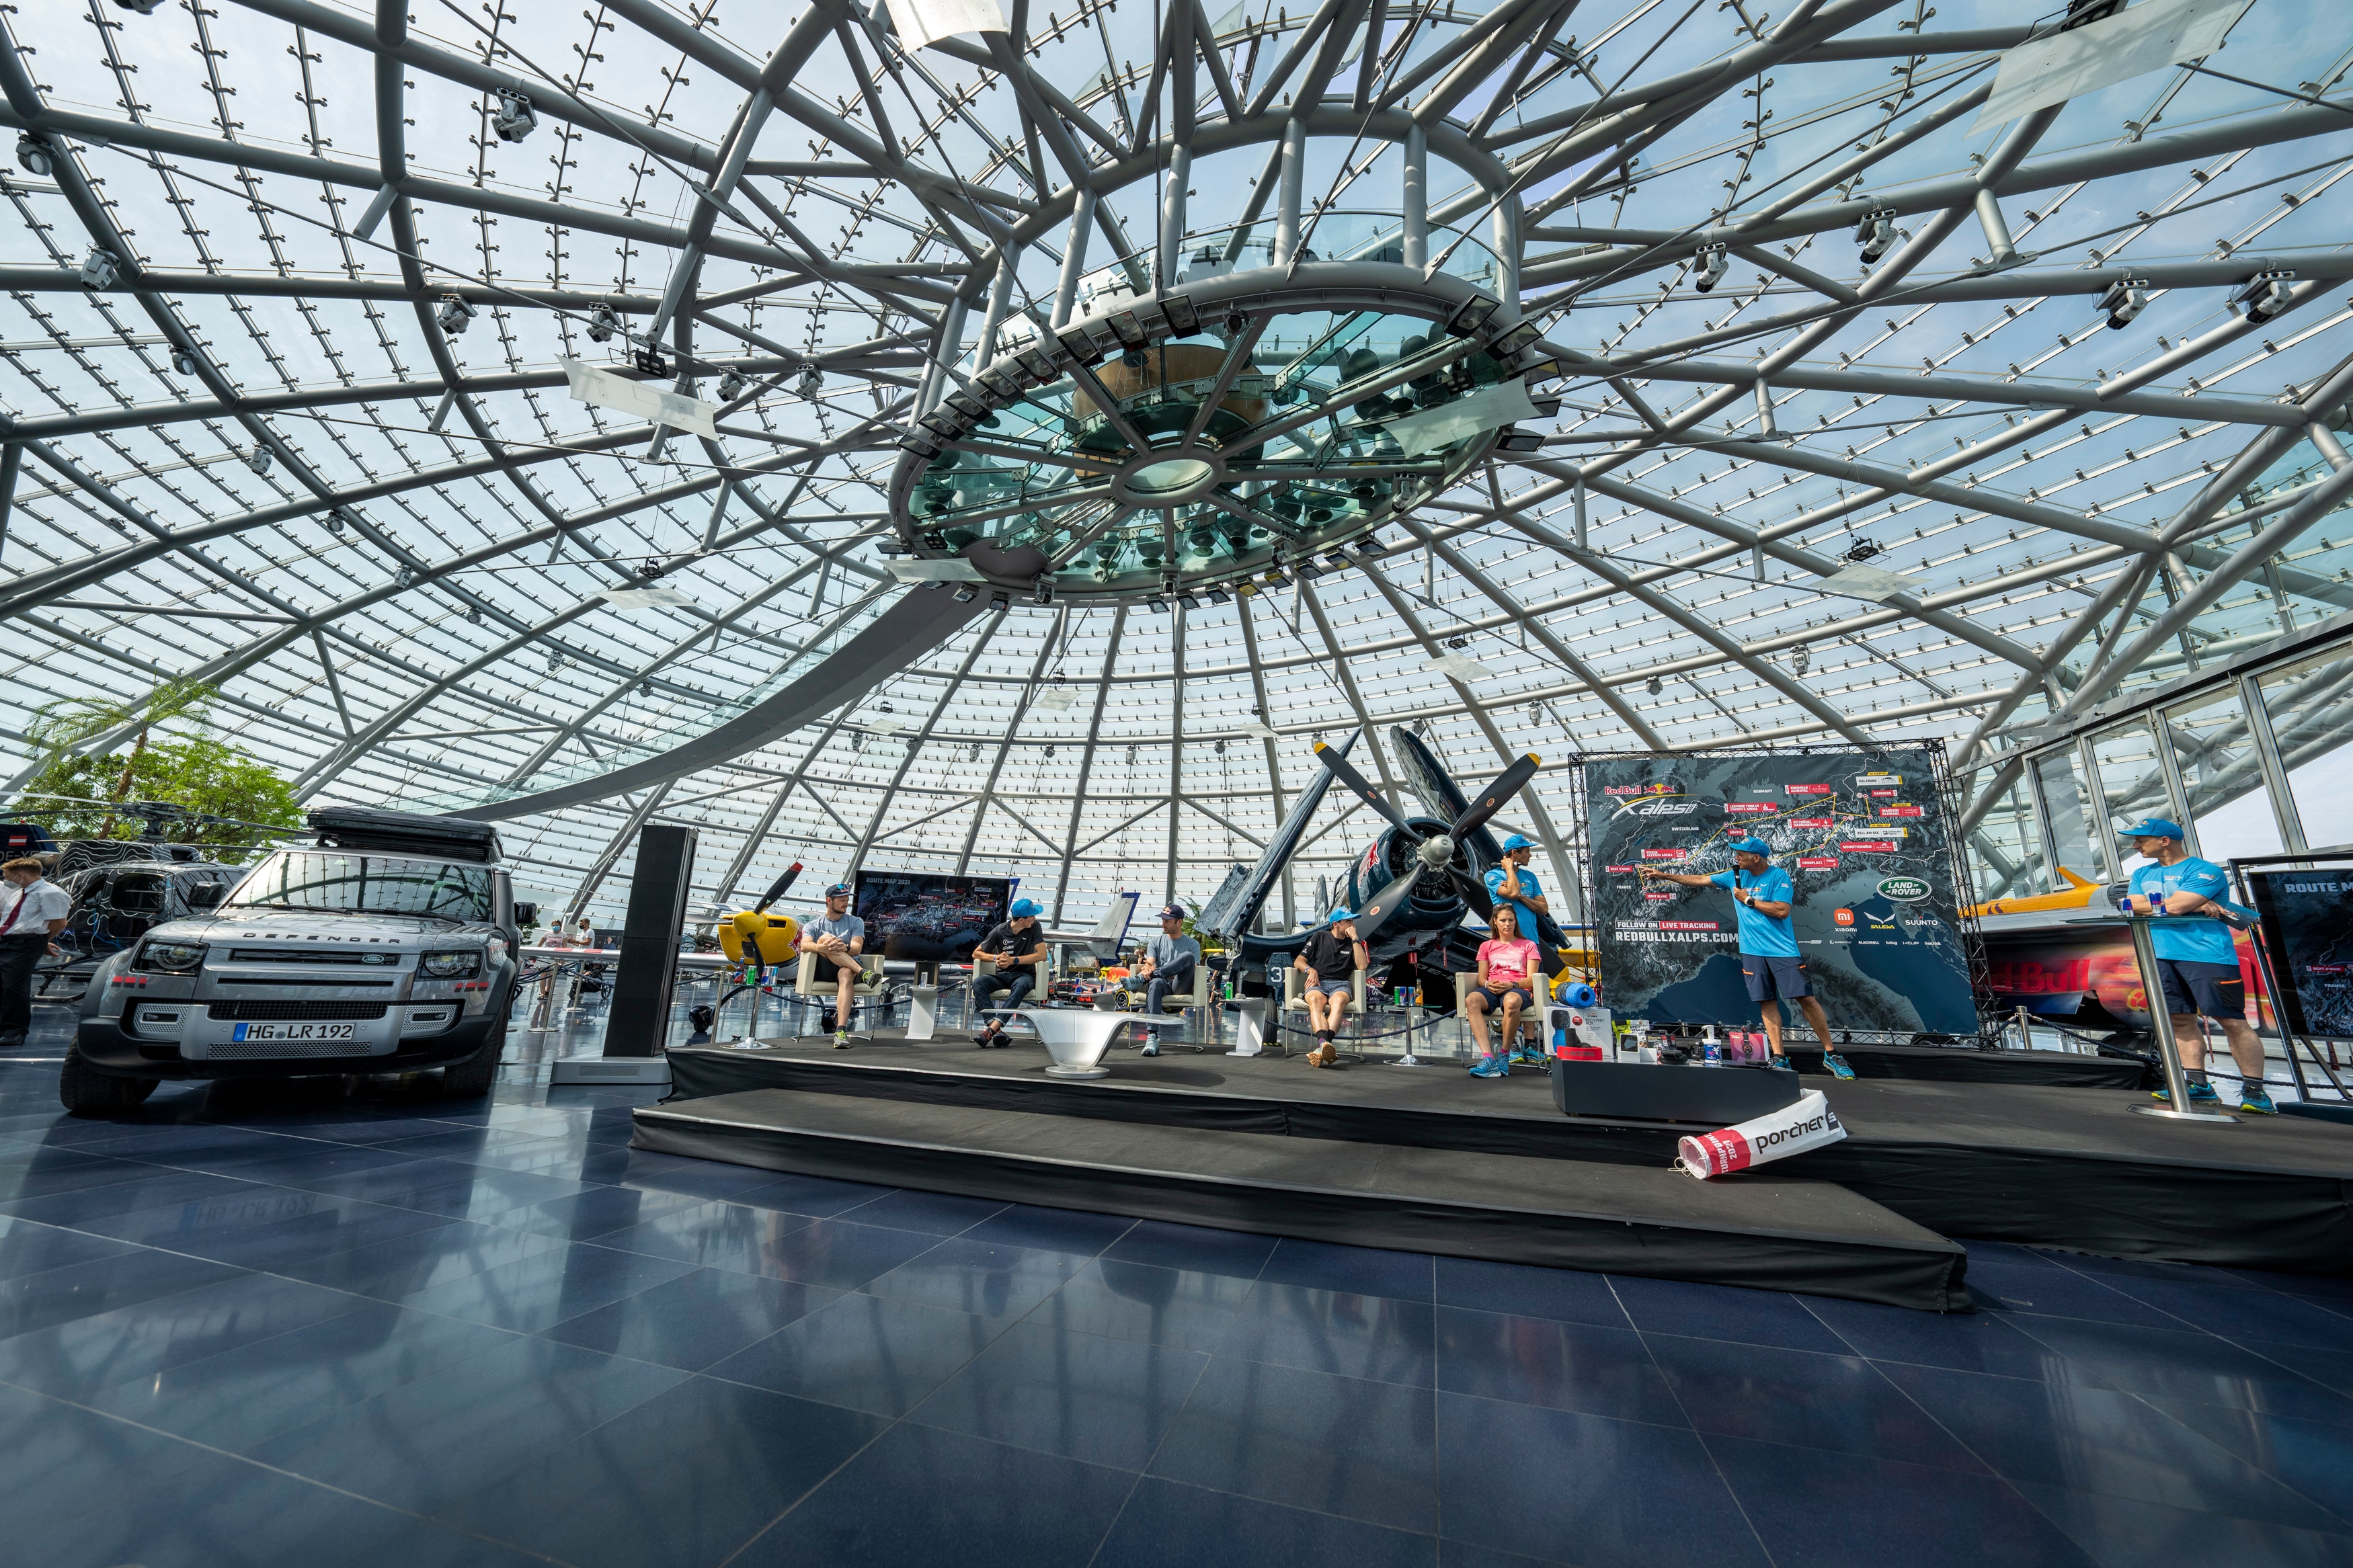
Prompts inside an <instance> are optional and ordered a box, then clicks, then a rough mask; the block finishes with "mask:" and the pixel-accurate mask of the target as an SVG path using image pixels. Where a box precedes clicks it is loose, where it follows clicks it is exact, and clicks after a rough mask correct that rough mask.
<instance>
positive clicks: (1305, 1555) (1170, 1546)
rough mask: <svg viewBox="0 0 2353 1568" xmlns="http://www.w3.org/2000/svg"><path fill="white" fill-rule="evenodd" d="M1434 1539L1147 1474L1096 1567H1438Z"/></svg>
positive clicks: (1436, 1545)
mask: <svg viewBox="0 0 2353 1568" xmlns="http://www.w3.org/2000/svg"><path fill="white" fill-rule="evenodd" d="M1437 1561H1438V1542H1435V1541H1433V1540H1431V1539H1430V1537H1429V1536H1427V1535H1409V1534H1408V1533H1406V1532H1405V1531H1398V1530H1384V1529H1382V1528H1381V1527H1380V1526H1379V1525H1377V1524H1366V1523H1363V1522H1361V1521H1356V1520H1353V1519H1339V1518H1335V1516H1333V1515H1331V1514H1328V1513H1314V1512H1311V1511H1309V1510H1305V1509H1298V1508H1284V1507H1282V1506H1281V1505H1280V1504H1277V1503H1271V1502H1261V1501H1260V1500H1257V1499H1256V1498H1246V1497H1235V1496H1234V1495H1232V1494H1231V1493H1229V1492H1212V1491H1204V1490H1202V1489H1200V1488H1198V1487H1188V1486H1181V1485H1179V1484H1177V1483H1176V1482H1175V1481H1164V1480H1161V1479H1157V1478H1155V1477H1152V1476H1146V1477H1145V1478H1144V1479H1143V1480H1142V1481H1140V1482H1138V1483H1137V1484H1136V1488H1135V1492H1134V1495H1133V1496H1132V1497H1130V1498H1129V1499H1128V1500H1127V1506H1126V1507H1125V1508H1124V1509H1123V1510H1120V1516H1119V1522H1118V1523H1117V1524H1115V1525H1113V1527H1112V1531H1111V1534H1110V1536H1109V1537H1108V1538H1106V1539H1105V1540H1104V1542H1103V1550H1102V1552H1099V1553H1097V1555H1096V1557H1095V1559H1094V1565H1093V1568H1200V1565H1201V1564H1204V1563H1216V1564H1218V1568H1436V1563H1437Z"/></svg>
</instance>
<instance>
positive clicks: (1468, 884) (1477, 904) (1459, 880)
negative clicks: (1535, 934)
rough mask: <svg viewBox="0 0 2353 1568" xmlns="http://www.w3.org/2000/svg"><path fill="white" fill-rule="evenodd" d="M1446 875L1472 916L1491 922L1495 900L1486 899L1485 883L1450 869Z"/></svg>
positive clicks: (1465, 872)
mask: <svg viewBox="0 0 2353 1568" xmlns="http://www.w3.org/2000/svg"><path fill="white" fill-rule="evenodd" d="M1447 875H1448V876H1449V877H1450V878H1451V879H1453V882H1454V890H1455V891H1456V892H1458V893H1460V894H1461V895H1462V901H1463V902H1464V903H1466V904H1468V905H1470V906H1471V910H1472V913H1473V914H1476V915H1477V916H1478V917H1479V918H1480V919H1481V920H1482V921H1493V919H1494V918H1495V900H1493V899H1492V898H1490V897H1488V895H1487V884H1486V883H1484V882H1482V881H1481V880H1480V879H1478V878H1476V877H1473V876H1472V875H1471V874H1470V873H1468V872H1467V871H1456V870H1453V869H1451V868H1450V869H1449V870H1448V872H1447ZM1522 934H1523V935H1525V934H1529V933H1526V932H1523V933H1522Z"/></svg>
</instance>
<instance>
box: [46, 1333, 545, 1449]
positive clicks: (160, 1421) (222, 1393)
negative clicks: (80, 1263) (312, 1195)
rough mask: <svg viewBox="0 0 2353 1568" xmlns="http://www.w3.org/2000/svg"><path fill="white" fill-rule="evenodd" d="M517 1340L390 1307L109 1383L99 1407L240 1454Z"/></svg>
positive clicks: (95, 1398)
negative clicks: (154, 1372) (330, 1414)
mask: <svg viewBox="0 0 2353 1568" xmlns="http://www.w3.org/2000/svg"><path fill="white" fill-rule="evenodd" d="M513 1339H514V1336H513V1335H511V1334H506V1333H502V1332H501V1331H498V1330H496V1329H487V1328H484V1327H482V1326H481V1325H480V1324H479V1323H466V1322H460V1321H458V1320H456V1319H454V1318H439V1317H435V1316H434V1315H433V1314H431V1313H429V1312H417V1311H412V1310H408V1309H406V1308H402V1307H396V1306H393V1305H391V1304H389V1303H387V1302H383V1301H362V1302H360V1303H359V1305H358V1307H357V1308H356V1309H355V1310H353V1311H350V1312H347V1313H344V1314H343V1315H342V1316H340V1317H336V1318H332V1319H329V1320H327V1321H323V1322H319V1323H314V1324H311V1326H309V1327H307V1328H301V1329H294V1330H291V1331H288V1332H286V1333H283V1334H280V1335H277V1336H275V1337H274V1338H271V1339H267V1340H259V1341H256V1342H251V1343H248V1344H244V1345H240V1346H238V1347H237V1348H236V1349H234V1350H224V1351H222V1352H219V1353H218V1354H216V1355H212V1356H207V1357H206V1358H205V1359H203V1360H201V1361H191V1362H187V1363H183V1364H180V1365H177V1366H174V1367H172V1368H169V1369H168V1370H166V1371H164V1372H161V1373H156V1374H154V1375H153V1376H147V1377H134V1378H131V1379H129V1380H125V1381H117V1382H115V1383H112V1384H110V1385H109V1386H108V1387H107V1388H106V1389H104V1390H103V1391H102V1392H100V1394H96V1395H95V1396H93V1397H92V1399H91V1401H90V1403H91V1404H93V1405H96V1406H97V1407H98V1408H99V1409H101V1410H105V1411H108V1412H110V1413H111V1414H113V1415H121V1416H122V1417H124V1418H125V1419H127V1420H131V1421H136V1422H139V1423H141V1424H142V1425H144V1426H153V1427H157V1428H160V1429H161V1430H163V1431H166V1432H172V1433H176V1434H178V1435H179V1436H184V1437H187V1438H189V1439H191V1440H193V1441H195V1442H199V1443H204V1444H206V1445H208V1446H210V1447H216V1448H227V1449H230V1450H232V1451H235V1452H239V1453H242V1452H244V1451H245V1450H246V1449H248V1448H250V1447H253V1446H254V1445H256V1444H258V1443H260V1442H263V1441H265V1440H266V1439H268V1438H269V1437H273V1436H277V1435H278V1434H279V1433H280V1432H284V1431H286V1430H288V1429H290V1428H291V1427H295V1426H302V1425H305V1424H306V1423H308V1422H311V1421H315V1420H317V1419H319V1417H321V1416H322V1415H326V1414H327V1413H329V1412H330V1411H335V1410H342V1409H346V1408H348V1407H350V1406H351V1405H357V1404H359V1403H361V1402H362V1401H364V1400H367V1399H372V1398H375V1396H376V1395H378V1394H384V1393H386V1392H388V1391H389V1390H392V1389H395V1388H398V1387H400V1386H402V1385H403V1384H408V1383H413V1382H415V1381H416V1380H417V1379H418V1378H420V1377H427V1376H429V1375H431V1374H432V1373H436V1372H438V1371H439V1370H440V1369H441V1368H443V1367H446V1366H448V1365H450V1364H452V1363H456V1362H460V1361H464V1360H466V1359H468V1358H469V1357H472V1356H478V1355H481V1354H483V1353H485V1352H489V1351H492V1350H496V1349H498V1348H500V1347H501V1346H503V1345H506V1344H508V1343H511V1342H512V1341H513Z"/></svg>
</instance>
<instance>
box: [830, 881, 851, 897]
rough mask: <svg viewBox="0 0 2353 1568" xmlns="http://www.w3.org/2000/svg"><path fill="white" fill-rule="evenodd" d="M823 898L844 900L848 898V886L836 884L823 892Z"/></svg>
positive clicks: (843, 883)
mask: <svg viewBox="0 0 2353 1568" xmlns="http://www.w3.org/2000/svg"><path fill="white" fill-rule="evenodd" d="M825 896H826V897H827V898H828V899H846V898H848V897H849V883H847V882H836V883H835V884H834V885H833V886H832V887H830V888H828V889H826V890H825Z"/></svg>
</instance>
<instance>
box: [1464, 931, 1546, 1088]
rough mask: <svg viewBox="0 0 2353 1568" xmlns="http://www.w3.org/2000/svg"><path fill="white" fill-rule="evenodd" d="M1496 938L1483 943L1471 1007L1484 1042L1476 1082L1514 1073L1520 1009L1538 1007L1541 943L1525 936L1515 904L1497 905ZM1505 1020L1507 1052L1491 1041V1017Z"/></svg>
mask: <svg viewBox="0 0 2353 1568" xmlns="http://www.w3.org/2000/svg"><path fill="white" fill-rule="evenodd" d="M1494 931H1495V935H1494V939H1493V941H1491V942H1481V943H1480V944H1479V986H1478V989H1476V990H1474V991H1473V992H1472V993H1471V994H1470V996H1469V998H1468V999H1467V1000H1466V1002H1465V1011H1467V1012H1468V1013H1469V1015H1470V1018H1471V1034H1472V1038H1474V1039H1476V1040H1477V1041H1478V1042H1479V1052H1480V1055H1479V1059H1478V1060H1477V1061H1475V1062H1473V1063H1472V1064H1471V1076H1472V1077H1473V1078H1503V1077H1504V1076H1506V1075H1507V1074H1509V1073H1510V1072H1511V1070H1512V1065H1511V1049H1512V1041H1514V1039H1516V1038H1518V1037H1519V1033H1520V1010H1521V1009H1522V1008H1524V1007H1532V1006H1534V1005H1535V973H1536V971H1537V970H1538V969H1539V968H1541V967H1543V954H1541V953H1539V952H1537V951H1536V944H1535V942H1529V941H1527V940H1525V938H1523V937H1522V936H1521V935H1520V932H1519V916H1518V914H1517V913H1516V912H1515V911H1514V910H1513V908H1512V906H1511V905H1509V904H1497V905H1496V906H1495V923H1494ZM1493 1012H1500V1013H1502V1014H1503V1016H1504V1040H1503V1048H1502V1049H1500V1050H1498V1049H1496V1048H1494V1047H1493V1046H1492V1045H1491V1044H1490V1042H1489V1040H1488V1037H1487V1015H1488V1014H1490V1013H1493Z"/></svg>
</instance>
